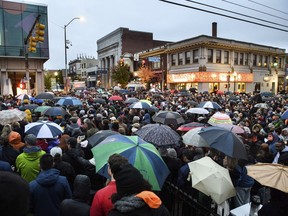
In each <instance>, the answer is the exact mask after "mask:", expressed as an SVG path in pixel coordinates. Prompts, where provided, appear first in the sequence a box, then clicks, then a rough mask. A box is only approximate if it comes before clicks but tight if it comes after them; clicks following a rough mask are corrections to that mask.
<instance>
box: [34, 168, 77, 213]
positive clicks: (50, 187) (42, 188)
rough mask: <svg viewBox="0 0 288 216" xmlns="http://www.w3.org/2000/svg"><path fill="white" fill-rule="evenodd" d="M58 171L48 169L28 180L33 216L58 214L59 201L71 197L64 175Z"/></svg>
mask: <svg viewBox="0 0 288 216" xmlns="http://www.w3.org/2000/svg"><path fill="white" fill-rule="evenodd" d="M59 173H60V172H59V170H56V169H53V168H52V169H48V170H45V171H42V172H40V173H39V175H38V177H37V178H36V180H34V181H32V182H30V184H29V187H30V211H31V212H32V213H34V216H37V215H39V216H46V215H47V216H51V215H53V216H58V215H60V204H61V202H62V201H63V200H64V199H70V198H71V197H72V193H71V189H70V186H69V184H68V181H67V179H66V177H64V176H60V175H59Z"/></svg>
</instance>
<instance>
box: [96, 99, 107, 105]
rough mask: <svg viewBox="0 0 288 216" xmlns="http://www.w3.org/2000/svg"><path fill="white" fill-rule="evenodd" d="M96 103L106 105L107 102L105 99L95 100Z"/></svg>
mask: <svg viewBox="0 0 288 216" xmlns="http://www.w3.org/2000/svg"><path fill="white" fill-rule="evenodd" d="M94 103H99V104H106V100H105V99H103V98H95V99H94Z"/></svg>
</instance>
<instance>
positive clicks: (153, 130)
mask: <svg viewBox="0 0 288 216" xmlns="http://www.w3.org/2000/svg"><path fill="white" fill-rule="evenodd" d="M135 134H136V135H138V136H139V137H141V138H142V139H143V140H145V141H146V142H149V143H152V144H154V145H156V146H158V147H162V146H166V147H167V146H178V145H179V141H180V139H181V137H180V135H179V134H178V133H177V132H175V131H174V130H173V129H171V128H170V127H169V126H167V125H161V124H148V125H145V126H143V127H142V128H141V129H139V130H138V131H136V133H135Z"/></svg>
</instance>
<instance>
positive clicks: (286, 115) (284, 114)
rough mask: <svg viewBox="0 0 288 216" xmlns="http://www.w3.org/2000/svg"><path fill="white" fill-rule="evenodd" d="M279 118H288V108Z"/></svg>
mask: <svg viewBox="0 0 288 216" xmlns="http://www.w3.org/2000/svg"><path fill="white" fill-rule="evenodd" d="M281 119H288V110H286V111H285V112H284V113H283V114H282V115H281Z"/></svg>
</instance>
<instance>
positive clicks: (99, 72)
mask: <svg viewBox="0 0 288 216" xmlns="http://www.w3.org/2000/svg"><path fill="white" fill-rule="evenodd" d="M107 73H108V71H107V70H106V69H98V70H97V74H107Z"/></svg>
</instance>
